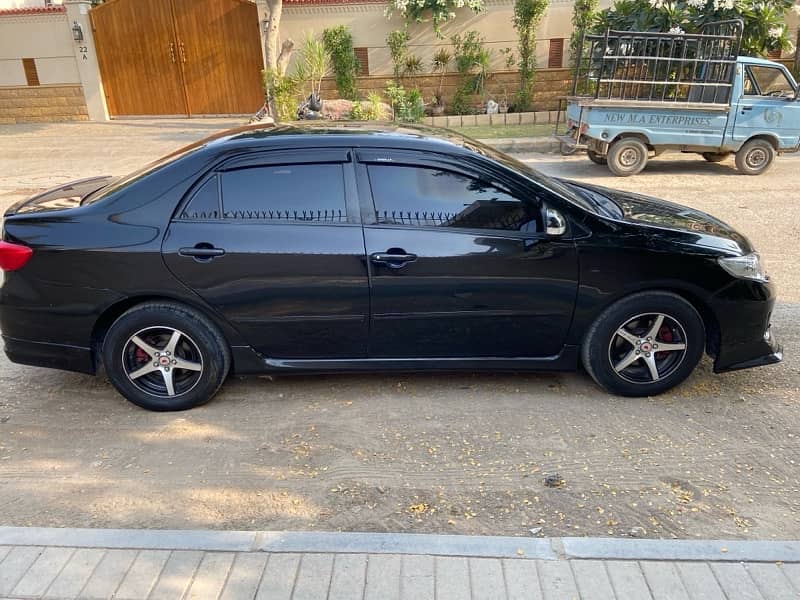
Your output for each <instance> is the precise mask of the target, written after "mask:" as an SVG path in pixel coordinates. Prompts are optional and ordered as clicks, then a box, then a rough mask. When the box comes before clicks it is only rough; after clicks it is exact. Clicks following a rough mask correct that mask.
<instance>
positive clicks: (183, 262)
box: [162, 148, 369, 358]
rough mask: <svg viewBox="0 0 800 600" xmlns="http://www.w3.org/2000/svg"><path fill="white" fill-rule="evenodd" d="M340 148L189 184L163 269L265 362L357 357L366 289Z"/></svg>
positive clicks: (286, 155) (221, 171)
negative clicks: (227, 323) (219, 316)
mask: <svg viewBox="0 0 800 600" xmlns="http://www.w3.org/2000/svg"><path fill="white" fill-rule="evenodd" d="M355 190H356V187H355V176H354V172H353V165H352V161H351V152H350V151H349V150H348V149H316V148H311V149H304V150H302V151H292V150H283V151H280V152H266V153H262V154H258V155H255V156H252V155H251V156H244V157H239V158H234V159H232V160H229V161H227V162H225V163H224V164H222V165H221V166H219V167H218V168H217V169H215V170H214V171H213V172H211V173H209V174H207V175H206V176H205V177H204V178H203V179H202V180H200V181H198V183H197V184H196V185H195V187H194V189H193V190H192V191H191V192H190V193H189V194H188V197H187V198H186V199H185V202H184V204H183V205H182V206H181V208H180V209H179V211H178V213H177V214H176V215H175V217H174V219H173V221H172V223H171V224H170V228H169V231H168V233H167V236H166V237H165V240H164V244H163V247H162V252H163V256H164V260H165V262H166V264H167V266H168V267H169V269H170V270H171V271H172V272H173V273H174V274H175V275H176V276H177V277H178V278H179V279H180V280H181V281H183V282H184V283H185V284H186V285H187V286H188V287H190V288H192V289H193V290H194V291H195V292H196V293H197V294H198V295H200V296H201V297H202V298H203V299H204V300H205V301H206V302H207V303H208V304H210V305H211V306H213V307H214V308H215V309H216V310H217V311H219V313H221V314H222V315H223V316H224V317H225V318H227V319H228V320H229V321H230V323H231V324H232V325H233V326H235V327H236V328H237V329H238V330H239V332H240V333H241V334H242V336H243V337H244V338H245V339H246V340H247V341H248V343H249V344H250V345H252V346H253V347H254V348H255V349H256V350H258V351H259V352H261V353H263V354H265V355H266V356H269V357H272V358H358V357H364V356H365V355H366V340H367V330H368V314H369V287H368V278H367V270H366V265H365V251H364V239H363V235H362V231H361V225H360V223H359V217H358V200H357V195H356V191H355Z"/></svg>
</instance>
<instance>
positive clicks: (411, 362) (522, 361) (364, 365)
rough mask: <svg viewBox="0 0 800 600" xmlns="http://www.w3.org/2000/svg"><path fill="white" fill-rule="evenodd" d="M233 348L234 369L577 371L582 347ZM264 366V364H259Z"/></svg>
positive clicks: (248, 371) (245, 371)
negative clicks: (537, 353)
mask: <svg viewBox="0 0 800 600" xmlns="http://www.w3.org/2000/svg"><path fill="white" fill-rule="evenodd" d="M232 350H233V362H234V372H235V373H237V374H239V375H248V374H258V373H280V372H283V373H356V372H369V371H406V372H414V371H461V370H469V371H574V370H575V369H576V368H577V366H578V356H579V352H578V347H577V346H564V348H563V349H562V350H561V352H560V353H559V354H557V355H555V356H547V357H540V358H527V357H525V358H508V357H458V358H341V359H282V358H267V357H263V356H261V355H259V354H258V353H257V352H255V350H253V349H252V348H249V347H247V348H246V347H242V346H239V347H235V348H233V349H232ZM259 367H260V368H259Z"/></svg>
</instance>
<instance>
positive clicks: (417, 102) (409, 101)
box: [386, 82, 425, 123]
mask: <svg viewBox="0 0 800 600" xmlns="http://www.w3.org/2000/svg"><path fill="white" fill-rule="evenodd" d="M386 97H387V98H388V99H389V103H390V104H391V105H392V110H393V111H394V119H395V121H402V122H404V123H419V122H420V121H422V118H423V117H424V116H425V103H424V102H423V101H422V94H421V93H420V91H419V90H416V89H412V90H406V89H405V88H404V87H403V86H402V85H397V84H396V83H394V82H390V83H389V84H388V85H387V86H386Z"/></svg>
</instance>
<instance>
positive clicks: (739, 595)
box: [711, 563, 772, 600]
mask: <svg viewBox="0 0 800 600" xmlns="http://www.w3.org/2000/svg"><path fill="white" fill-rule="evenodd" d="M711 570H712V571H714V575H716V576H717V581H718V582H719V585H720V587H722V590H723V591H724V592H725V594H726V595H727V596H728V598H736V600H765V599H764V597H763V596H762V595H761V592H759V591H758V588H757V587H756V584H755V583H754V582H753V580H752V579H751V578H750V575H748V574H747V571H746V570H745V568H744V565H742V564H741V563H712V564H711ZM766 600H772V598H767V599H766Z"/></svg>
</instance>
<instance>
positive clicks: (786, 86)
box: [733, 64, 800, 149]
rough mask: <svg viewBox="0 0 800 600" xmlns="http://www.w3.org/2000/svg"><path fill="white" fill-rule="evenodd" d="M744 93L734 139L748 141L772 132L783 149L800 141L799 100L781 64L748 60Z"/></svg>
mask: <svg viewBox="0 0 800 600" xmlns="http://www.w3.org/2000/svg"><path fill="white" fill-rule="evenodd" d="M743 69H744V71H743V73H742V76H743V86H742V88H743V93H742V96H741V97H740V98H739V101H738V104H737V107H736V117H735V122H734V128H733V139H734V140H736V141H745V140H748V139H750V138H751V137H753V136H754V135H759V134H771V135H774V136H775V137H777V138H778V140H779V141H780V148H781V149H790V148H796V147H797V146H798V144H799V143H800V102H797V101H796V100H795V93H796V90H795V89H794V87H793V85H792V82H791V81H790V80H789V78H788V77H787V75H786V73H785V72H784V71H783V69H781V68H780V67H778V66H777V65H775V66H768V65H755V64H746V65H744V67H743Z"/></svg>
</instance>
